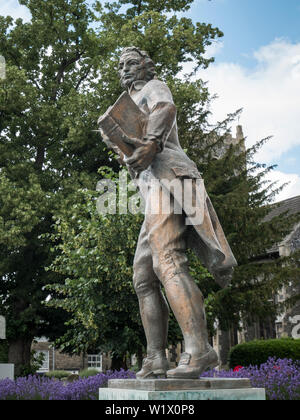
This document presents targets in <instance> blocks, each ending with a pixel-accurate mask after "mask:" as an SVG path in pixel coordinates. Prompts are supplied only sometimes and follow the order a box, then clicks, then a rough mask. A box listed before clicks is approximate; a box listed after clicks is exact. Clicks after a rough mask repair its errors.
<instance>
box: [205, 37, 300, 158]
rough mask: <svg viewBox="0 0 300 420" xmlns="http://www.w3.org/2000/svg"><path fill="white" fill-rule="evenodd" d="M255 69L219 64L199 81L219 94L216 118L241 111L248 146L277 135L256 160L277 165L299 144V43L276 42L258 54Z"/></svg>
mask: <svg viewBox="0 0 300 420" xmlns="http://www.w3.org/2000/svg"><path fill="white" fill-rule="evenodd" d="M254 58H255V59H256V61H257V66H256V67H255V68H254V69H253V70H249V69H248V68H246V67H243V66H241V65H239V64H235V63H226V62H221V63H215V64H212V65H211V66H210V67H209V68H208V69H206V70H200V71H199V72H198V76H200V77H201V78H202V79H203V80H207V81H208V82H209V84H208V86H209V89H210V92H211V93H213V94H217V95H218V99H216V100H215V101H214V103H213V104H212V108H211V110H212V112H213V119H214V121H216V120H219V121H220V120H222V119H224V118H225V117H226V114H227V113H230V112H233V111H235V110H237V109H239V108H243V109H244V112H243V114H242V116H241V119H240V122H239V123H240V124H242V125H243V127H244V133H245V135H246V136H247V142H248V145H253V144H254V143H255V142H256V141H257V140H260V139H262V138H265V137H268V136H270V135H272V136H274V139H273V140H272V141H270V142H269V143H268V144H267V145H266V146H264V148H263V149H262V150H261V151H260V152H259V154H258V159H259V160H260V161H262V162H265V163H270V162H273V161H274V160H276V159H278V158H279V157H280V156H281V155H282V154H283V153H284V152H286V151H288V150H290V149H291V148H293V147H294V146H296V145H300V122H299V110H300V43H299V44H292V43H290V42H288V41H286V40H282V39H278V40H275V41H274V42H272V43H271V44H269V45H267V46H263V47H261V48H260V49H259V50H258V51H256V52H255V53H254Z"/></svg>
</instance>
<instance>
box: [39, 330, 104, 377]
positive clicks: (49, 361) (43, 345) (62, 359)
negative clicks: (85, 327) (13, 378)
mask: <svg viewBox="0 0 300 420" xmlns="http://www.w3.org/2000/svg"><path fill="white" fill-rule="evenodd" d="M32 350H33V351H35V352H36V354H37V355H39V354H41V353H42V354H43V356H44V363H43V366H42V367H41V368H40V370H39V372H40V373H44V372H50V371H54V370H64V371H67V372H70V373H78V372H80V371H81V370H84V369H96V370H99V372H103V371H106V370H108V369H109V368H110V365H111V360H110V358H109V357H107V355H106V354H86V355H79V356H78V355H74V356H70V355H68V354H65V353H62V352H60V351H59V350H57V349H56V348H55V347H53V345H52V344H51V343H50V342H49V341H48V340H47V338H46V337H42V338H37V339H35V340H34V342H33V344H32Z"/></svg>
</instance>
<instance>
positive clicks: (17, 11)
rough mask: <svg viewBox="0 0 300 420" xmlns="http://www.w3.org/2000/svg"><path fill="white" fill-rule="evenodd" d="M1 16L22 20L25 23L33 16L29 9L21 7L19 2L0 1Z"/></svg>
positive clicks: (16, 0) (15, 0)
mask: <svg viewBox="0 0 300 420" xmlns="http://www.w3.org/2000/svg"><path fill="white" fill-rule="evenodd" d="M0 14H1V16H11V17H13V18H14V19H18V18H21V19H23V21H24V22H28V21H29V20H30V19H31V14H30V12H29V11H28V9H27V7H25V6H21V5H20V3H19V2H18V0H0Z"/></svg>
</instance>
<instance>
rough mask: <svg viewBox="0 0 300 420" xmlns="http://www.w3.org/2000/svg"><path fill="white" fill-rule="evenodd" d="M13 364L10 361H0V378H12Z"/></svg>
mask: <svg viewBox="0 0 300 420" xmlns="http://www.w3.org/2000/svg"><path fill="white" fill-rule="evenodd" d="M14 371H15V365H13V364H10V363H0V380H2V379H11V380H13V379H14Z"/></svg>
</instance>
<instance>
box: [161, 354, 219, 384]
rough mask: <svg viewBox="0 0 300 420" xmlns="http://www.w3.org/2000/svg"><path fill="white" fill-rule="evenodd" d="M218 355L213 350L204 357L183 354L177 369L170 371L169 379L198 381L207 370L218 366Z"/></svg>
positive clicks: (168, 373)
mask: <svg viewBox="0 0 300 420" xmlns="http://www.w3.org/2000/svg"><path fill="white" fill-rule="evenodd" d="M218 364H219V360H218V355H217V353H216V352H215V350H214V349H213V348H211V349H210V350H209V351H208V352H207V353H206V354H204V355H202V356H193V355H191V354H189V353H183V354H182V355H181V358H180V362H179V364H178V366H177V368H175V369H172V370H168V372H167V377H168V378H169V379H198V378H199V376H200V375H201V374H202V373H203V372H205V371H206V370H207V369H213V368H214V367H216V366H218Z"/></svg>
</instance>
